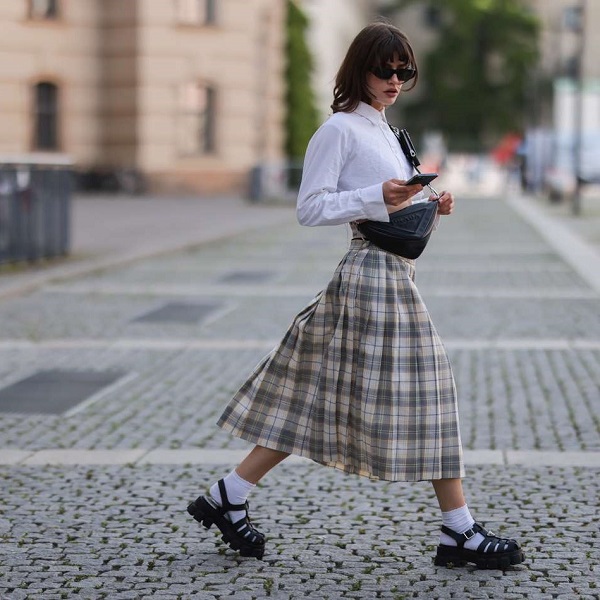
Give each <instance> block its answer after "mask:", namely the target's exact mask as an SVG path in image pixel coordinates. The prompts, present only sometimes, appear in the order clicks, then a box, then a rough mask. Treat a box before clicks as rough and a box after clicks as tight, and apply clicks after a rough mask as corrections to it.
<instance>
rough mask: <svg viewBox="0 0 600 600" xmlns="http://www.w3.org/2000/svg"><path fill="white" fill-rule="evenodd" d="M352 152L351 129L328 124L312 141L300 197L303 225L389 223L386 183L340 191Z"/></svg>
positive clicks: (299, 210)
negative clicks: (384, 195)
mask: <svg viewBox="0 0 600 600" xmlns="http://www.w3.org/2000/svg"><path fill="white" fill-rule="evenodd" d="M351 152H352V140H351V134H350V132H349V131H348V129H343V128H339V127H338V126H336V125H333V124H330V123H326V124H325V125H323V126H322V127H321V128H320V129H319V130H318V131H317V132H316V133H315V135H314V136H313V138H312V139H311V141H310V143H309V145H308V148H307V151H306V157H305V160H304V169H303V174H302V183H301V185H300V191H299V194H298V203H297V217H298V221H299V222H300V224H301V225H308V226H315V225H341V224H344V223H349V222H350V221H355V220H358V219H370V220H373V221H389V216H388V212H387V209H386V206H385V203H384V200H383V189H382V184H383V181H380V182H378V183H375V184H373V185H368V186H366V187H360V188H357V189H351V190H347V191H338V189H339V184H338V182H339V179H340V174H341V172H342V169H343V167H344V164H345V162H346V160H347V158H348V156H349V155H350V154H351Z"/></svg>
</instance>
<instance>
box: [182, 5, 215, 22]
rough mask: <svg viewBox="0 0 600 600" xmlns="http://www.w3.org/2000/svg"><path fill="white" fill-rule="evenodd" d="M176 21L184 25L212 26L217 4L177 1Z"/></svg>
mask: <svg viewBox="0 0 600 600" xmlns="http://www.w3.org/2000/svg"><path fill="white" fill-rule="evenodd" d="M178 19H179V22H180V23H185V24H186V25H212V24H213V23H215V22H216V20H217V2H216V0H178Z"/></svg>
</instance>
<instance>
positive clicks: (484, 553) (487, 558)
mask: <svg viewBox="0 0 600 600" xmlns="http://www.w3.org/2000/svg"><path fill="white" fill-rule="evenodd" d="M442 532H443V533H445V534H446V535H449V536H450V537H451V538H453V539H455V540H456V543H457V544H458V545H457V546H447V545H445V544H440V545H439V546H438V547H437V554H436V557H435V558H434V560H433V563H434V564H435V565H436V566H438V567H450V566H454V567H464V566H465V565H466V564H467V563H475V565H477V567H478V568H480V569H506V568H508V567H510V566H511V565H518V564H520V563H522V562H523V561H524V560H525V555H524V554H523V551H522V550H521V546H519V543H518V542H517V541H516V540H511V539H507V538H500V537H498V536H496V535H494V534H493V533H492V532H491V531H488V530H487V529H485V528H484V527H482V526H481V525H480V524H479V523H475V524H474V525H473V527H471V529H469V530H467V531H465V532H464V533H462V534H461V533H456V531H452V529H449V528H448V527H445V526H442ZM477 533H480V534H481V535H482V536H483V537H484V538H485V539H484V540H483V542H481V544H479V546H478V547H477V550H468V549H467V548H465V547H464V545H465V542H466V541H467V540H470V539H471V538H472V537H473V536H474V535H475V534H477Z"/></svg>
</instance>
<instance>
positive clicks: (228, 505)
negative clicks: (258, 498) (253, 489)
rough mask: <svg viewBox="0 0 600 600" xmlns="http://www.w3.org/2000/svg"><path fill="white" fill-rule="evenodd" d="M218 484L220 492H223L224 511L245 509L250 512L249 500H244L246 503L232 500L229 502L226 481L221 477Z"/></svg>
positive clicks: (222, 506)
mask: <svg viewBox="0 0 600 600" xmlns="http://www.w3.org/2000/svg"><path fill="white" fill-rule="evenodd" d="M217 484H218V485H219V492H220V494H221V508H222V509H223V511H225V512H228V511H230V510H245V511H246V513H247V512H248V503H247V502H244V504H231V502H229V498H228V497H227V490H226V489H225V482H224V481H223V480H222V479H219V481H218V482H217Z"/></svg>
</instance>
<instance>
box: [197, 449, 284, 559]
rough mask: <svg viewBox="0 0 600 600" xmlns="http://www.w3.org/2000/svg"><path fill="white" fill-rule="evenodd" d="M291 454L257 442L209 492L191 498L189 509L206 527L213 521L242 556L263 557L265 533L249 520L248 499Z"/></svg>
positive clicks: (225, 538)
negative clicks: (261, 482) (271, 448)
mask: <svg viewBox="0 0 600 600" xmlns="http://www.w3.org/2000/svg"><path fill="white" fill-rule="evenodd" d="M288 456H289V454H288V453H286V452H279V451H277V450H270V449H269V448H264V447H263V446H255V447H254V448H253V449H252V450H251V451H250V453H249V454H248V455H247V456H246V458H245V459H244V460H243V461H242V462H241V463H240V464H239V465H238V467H237V468H236V469H234V470H233V471H231V473H229V475H227V476H226V477H224V478H223V479H221V480H219V481H218V482H217V483H215V484H214V485H213V486H211V488H210V490H209V494H208V496H200V497H199V498H197V499H196V500H195V501H194V502H191V503H190V504H189V505H188V509H187V510H188V512H189V513H190V515H192V516H193V517H194V519H196V521H199V522H200V523H202V524H203V525H204V526H205V527H210V526H211V525H212V524H213V523H214V524H215V525H216V526H217V527H218V528H219V529H220V530H221V533H222V534H223V541H225V542H226V543H227V544H229V547H230V548H232V549H233V550H238V551H239V552H240V554H241V555H242V556H255V557H257V558H262V556H263V553H264V548H265V536H264V535H263V534H262V533H260V531H258V530H257V529H256V528H255V527H254V526H253V525H252V523H251V522H250V520H249V517H248V504H247V502H246V500H247V498H248V495H249V494H250V492H251V491H252V489H253V488H254V487H255V485H256V484H257V483H258V482H259V481H260V480H261V479H262V478H263V477H264V476H265V475H266V474H267V473H268V472H269V471H270V470H271V469H272V468H273V467H274V466H276V465H278V464H279V463H280V462H281V461H282V460H283V459H285V458H287V457H288Z"/></svg>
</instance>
